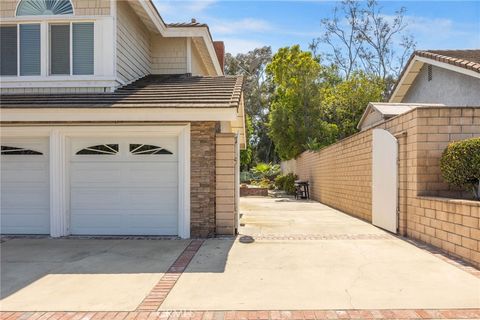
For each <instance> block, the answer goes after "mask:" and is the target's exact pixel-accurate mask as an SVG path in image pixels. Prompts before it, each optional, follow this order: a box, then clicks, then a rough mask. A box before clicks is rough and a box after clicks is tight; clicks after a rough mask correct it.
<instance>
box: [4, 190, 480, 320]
mask: <svg viewBox="0 0 480 320" xmlns="http://www.w3.org/2000/svg"><path fill="white" fill-rule="evenodd" d="M241 213H242V218H241V221H240V222H241V224H242V227H241V228H240V233H241V235H240V236H239V237H237V238H236V239H233V238H232V239H229V238H225V239H208V240H206V241H204V242H203V243H201V242H200V244H201V246H200V245H198V246H197V247H196V248H193V249H191V250H190V249H189V248H190V247H191V245H192V242H190V241H187V240H186V241H184V240H98V239H97V240H93V239H61V240H52V239H12V240H8V241H6V242H4V243H2V244H1V250H2V251H1V263H2V265H1V267H2V268H1V272H2V274H1V293H2V301H1V302H0V309H1V310H3V311H26V310H28V311H113V312H114V313H113V314H112V315H116V313H115V312H116V311H134V310H137V311H139V310H140V311H142V310H150V311H157V310H352V312H353V311H354V309H355V310H357V309H362V310H367V309H368V310H373V309H375V310H379V309H381V310H391V309H402V310H404V309H408V310H415V309H422V310H424V309H434V310H438V309H459V308H462V309H469V310H470V309H472V308H475V309H476V308H480V279H479V278H478V276H475V275H473V274H471V273H468V272H466V271H465V270H462V269H460V268H458V267H457V266H454V265H452V264H450V263H448V262H445V261H444V260H442V259H439V258H438V257H437V256H434V255H432V254H431V253H430V252H428V251H425V250H422V249H420V248H418V247H416V246H414V245H412V244H410V243H408V242H405V241H403V240H401V239H398V238H395V237H393V236H391V235H390V234H388V233H387V232H384V231H382V230H380V229H378V228H376V227H374V226H372V225H370V224H368V223H365V222H363V221H360V220H358V219H355V218H353V217H350V216H348V215H345V214H343V213H341V212H339V211H336V210H333V209H331V208H329V207H327V206H324V205H322V204H320V203H317V202H313V201H310V202H309V201H293V200H281V199H271V198H242V199H241ZM194 247H195V246H194ZM197 250H198V251H197ZM190 259H191V260H190ZM178 261H179V262H178ZM167 270H168V273H165V272H167ZM142 301H143V302H142ZM334 314H335V313H334ZM479 314H480V313H479ZM100 315H101V316H102V317H103V316H105V314H103V315H102V314H100ZM118 315H124V313H119V314H118ZM59 316H60V315H59ZM90 316H91V315H90ZM137 316H138V314H136V313H134V314H132V317H137ZM138 317H140V316H138ZM225 317H226V316H225ZM242 317H243V315H242ZM27 318H28V317H27ZM27 318H25V319H27ZM397 318H398V317H397ZM22 319H23V318H22ZM62 319H63V318H62ZM65 319H66V318H65ZM75 319H77V318H75ZM78 319H83V318H81V317H80V316H79V318H78ZM78 319H77V320H78ZM98 319H100V318H98ZM105 319H106V318H105ZM109 319H110V318H109ZM112 319H113V318H112ZM132 319H134V318H132ZM135 319H140V318H135ZM165 319H166V318H165ZM209 319H210V318H209ZM221 319H223V318H221ZM242 319H243V318H242ZM245 319H246V318H245ZM262 319H263V318H262ZM302 319H303V318H302ZM9 320H10V319H9ZM11 320H13V319H11ZM210 320H212V319H210ZM232 320H233V318H232Z"/></svg>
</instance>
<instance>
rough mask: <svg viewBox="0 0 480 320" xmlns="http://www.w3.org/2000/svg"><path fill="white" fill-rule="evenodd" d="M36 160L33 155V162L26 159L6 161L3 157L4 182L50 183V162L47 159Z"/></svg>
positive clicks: (10, 183)
mask: <svg viewBox="0 0 480 320" xmlns="http://www.w3.org/2000/svg"><path fill="white" fill-rule="evenodd" d="M36 160H37V159H35V158H33V157H31V161H32V162H25V159H22V161H16V162H13V161H12V160H11V159H9V160H8V161H5V160H4V158H2V178H1V179H2V183H8V184H9V185H12V184H14V183H25V184H31V183H41V184H42V186H44V185H48V184H47V182H48V179H49V176H48V162H47V161H46V160H43V161H41V162H37V161H36Z"/></svg>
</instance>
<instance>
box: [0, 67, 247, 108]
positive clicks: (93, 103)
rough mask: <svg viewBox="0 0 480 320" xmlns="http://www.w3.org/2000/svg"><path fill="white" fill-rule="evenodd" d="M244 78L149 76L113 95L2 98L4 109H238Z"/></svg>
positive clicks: (52, 95) (47, 95) (0, 105)
mask: <svg viewBox="0 0 480 320" xmlns="http://www.w3.org/2000/svg"><path fill="white" fill-rule="evenodd" d="M242 90H243V77H241V76H215V77H200V76H193V77H192V76H188V75H168V76H167V75H149V76H146V77H144V78H142V79H140V80H137V81H136V82H134V83H132V84H129V85H128V86H125V87H123V88H120V89H118V90H117V91H115V92H113V93H98V94H31V95H26V94H22V95H17V94H15V95H2V96H0V107H1V108H237V107H239V105H240V99H241V93H242Z"/></svg>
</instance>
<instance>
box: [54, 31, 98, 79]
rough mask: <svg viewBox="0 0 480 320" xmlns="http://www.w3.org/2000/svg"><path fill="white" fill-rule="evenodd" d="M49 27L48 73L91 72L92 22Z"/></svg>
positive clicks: (87, 73)
mask: <svg viewBox="0 0 480 320" xmlns="http://www.w3.org/2000/svg"><path fill="white" fill-rule="evenodd" d="M49 29H50V36H49V38H50V74H52V75H61V74H68V75H69V74H73V75H90V74H93V69H94V40H93V33H94V25H93V22H80V23H69V24H51V25H50V28H49Z"/></svg>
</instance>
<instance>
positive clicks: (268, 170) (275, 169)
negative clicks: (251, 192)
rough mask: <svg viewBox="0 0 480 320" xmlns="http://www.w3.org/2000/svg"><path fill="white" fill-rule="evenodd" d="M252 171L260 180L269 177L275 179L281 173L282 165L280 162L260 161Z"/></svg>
mask: <svg viewBox="0 0 480 320" xmlns="http://www.w3.org/2000/svg"><path fill="white" fill-rule="evenodd" d="M251 171H252V173H253V174H254V175H255V176H256V177H258V179H260V180H261V179H268V180H271V181H273V179H275V177H276V176H278V175H279V174H280V166H279V165H278V164H271V163H259V164H257V165H256V166H255V167H253V168H252V169H251Z"/></svg>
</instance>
